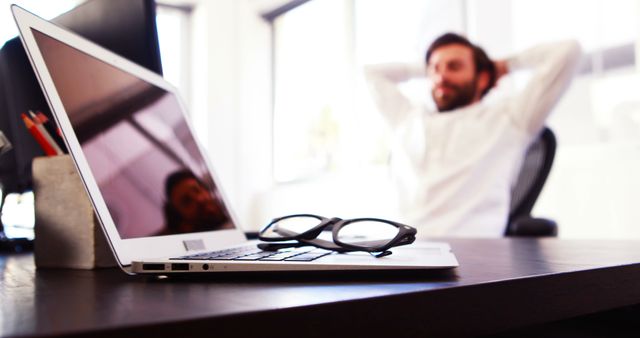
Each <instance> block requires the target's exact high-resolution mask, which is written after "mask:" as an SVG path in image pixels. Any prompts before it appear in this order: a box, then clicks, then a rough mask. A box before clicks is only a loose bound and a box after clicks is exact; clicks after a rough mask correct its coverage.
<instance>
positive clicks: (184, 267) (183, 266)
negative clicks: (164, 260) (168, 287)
mask: <svg viewBox="0 0 640 338" xmlns="http://www.w3.org/2000/svg"><path fill="white" fill-rule="evenodd" d="M171 271H189V263H172V264H171Z"/></svg>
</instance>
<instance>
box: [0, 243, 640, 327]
mask: <svg viewBox="0 0 640 338" xmlns="http://www.w3.org/2000/svg"><path fill="white" fill-rule="evenodd" d="M449 243H451V245H452V247H453V250H454V252H455V253H456V255H457V257H458V259H459V261H460V264H461V266H460V267H459V268H457V269H455V270H452V271H450V272H449V273H427V274H424V273H423V274H416V273H403V274H400V275H395V274H393V273H384V274H375V275H370V276H358V275H357V274H353V273H351V274H346V275H293V276H292V275H259V274H253V275H246V276H244V277H237V276H236V277H230V278H222V279H220V280H211V279H210V280H179V281H175V280H157V279H152V278H149V277H131V276H127V275H125V274H124V273H122V272H120V271H119V270H117V269H102V270H95V271H82V270H38V271H36V270H35V268H34V265H33V257H32V255H30V254H23V255H12V256H2V257H1V259H0V271H2V275H1V276H2V280H1V282H0V297H1V305H0V306H1V307H2V310H1V311H2V312H1V318H0V330H1V332H0V335H1V336H3V337H5V336H36V337H37V336H56V335H74V336H91V337H99V336H105V337H107V336H132V337H141V336H149V337H161V336H170V337H189V336H198V337H202V333H203V332H206V333H209V335H210V336H213V335H218V334H220V335H225V334H226V335H229V334H232V335H234V336H249V335H250V334H256V335H257V336H256V337H263V336H265V335H266V336H280V337H282V336H298V337H301V336H303V337H310V336H311V337H313V336H318V337H321V336H322V337H332V336H336V332H344V331H348V332H352V333H353V335H352V336H353V337H364V336H367V337H368V336H376V335H380V336H382V335H387V337H390V336H426V335H427V334H431V335H434V336H437V337H440V336H464V335H471V334H473V335H479V334H495V333H500V332H504V331H505V330H513V329H517V328H522V327H527V326H530V325H536V324H540V323H545V322H550V321H555V320H561V319H566V318H570V317H575V316H580V315H585V314H589V313H595V312H600V311H605V310H609V309H614V308H619V307H624V306H629V305H633V304H640V264H637V263H636V262H640V245H638V244H639V243H638V242H636V241H597V242H596V241H579V240H574V241H567V240H559V239H541V240H535V239H482V240H478V239H473V240H472V239H452V240H449ZM363 333H366V334H363ZM337 336H343V334H339V335H337Z"/></svg>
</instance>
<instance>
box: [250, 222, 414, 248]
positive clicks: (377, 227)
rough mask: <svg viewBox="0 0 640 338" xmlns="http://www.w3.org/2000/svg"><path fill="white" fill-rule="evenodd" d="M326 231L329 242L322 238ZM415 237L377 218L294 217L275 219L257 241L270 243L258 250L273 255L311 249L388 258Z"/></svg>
mask: <svg viewBox="0 0 640 338" xmlns="http://www.w3.org/2000/svg"><path fill="white" fill-rule="evenodd" d="M329 231H331V235H332V236H331V240H329V239H327V238H326V237H328V236H323V235H326V234H328V232H329ZM416 233H417V230H416V229H415V228H412V227H410V226H408V225H404V224H401V223H397V222H392V221H389V220H385V219H380V218H353V219H341V218H337V217H333V218H326V217H322V216H318V215H312V214H296V215H289V216H284V217H278V218H275V219H274V220H272V221H271V223H269V224H267V225H266V226H265V227H264V228H262V230H260V232H259V233H258V238H259V239H260V240H262V241H264V242H271V243H260V244H258V247H259V248H260V249H262V250H266V251H276V250H279V249H282V248H290V247H300V246H307V245H311V246H315V247H318V248H322V249H326V250H333V251H336V252H351V251H364V252H369V253H371V254H373V255H374V256H375V257H383V256H387V255H390V254H391V251H389V249H390V248H392V247H396V246H401V245H407V244H411V243H413V241H415V238H416V237H415V235H416ZM322 237H325V238H322ZM273 242H279V243H273ZM282 242H286V243H282Z"/></svg>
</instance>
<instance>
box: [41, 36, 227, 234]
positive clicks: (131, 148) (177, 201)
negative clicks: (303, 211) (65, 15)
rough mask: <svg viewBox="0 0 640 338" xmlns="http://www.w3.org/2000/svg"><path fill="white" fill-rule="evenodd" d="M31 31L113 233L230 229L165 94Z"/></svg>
mask: <svg viewBox="0 0 640 338" xmlns="http://www.w3.org/2000/svg"><path fill="white" fill-rule="evenodd" d="M32 32H33V35H34V37H35V40H36V42H37V44H38V47H39V48H40V50H41V53H42V56H43V58H44V61H45V64H46V65H47V68H48V70H49V73H50V74H51V77H52V79H53V82H54V84H55V87H56V90H57V91H58V94H59V96H60V99H61V101H62V104H63V105H64V108H65V110H66V112H67V114H68V116H69V120H70V121H71V124H72V125H73V129H74V131H75V133H76V135H77V137H78V140H79V142H80V144H81V146H82V150H83V152H84V154H85V157H86V159H87V161H88V163H89V166H90V168H91V171H92V173H93V175H94V177H95V179H96V181H97V183H98V186H99V188H100V191H101V193H102V195H103V197H104V200H105V201H106V204H107V207H108V209H109V212H110V214H111V216H112V218H113V220H114V222H115V224H116V227H117V229H118V232H119V234H120V237H121V238H123V239H127V238H135V237H147V236H154V235H169V234H178V233H188V232H199V231H210V230H218V229H230V228H233V227H234V226H233V223H232V221H231V217H230V216H229V212H228V210H227V208H226V207H225V204H224V201H223V199H222V196H221V195H220V193H219V191H218V189H217V187H216V185H215V183H214V180H213V178H212V176H211V174H210V173H209V171H208V169H207V165H206V163H205V160H204V158H203V157H202V155H201V153H200V150H199V148H198V146H197V145H196V142H195V140H194V138H193V135H192V133H191V130H190V129H189V127H188V125H187V122H186V120H185V117H184V114H183V112H182V108H181V105H180V104H179V102H178V100H177V98H176V97H175V95H174V94H173V93H170V92H168V91H166V90H164V89H162V88H159V87H157V86H154V85H152V84H150V83H148V82H146V81H144V80H142V79H140V78H138V77H136V76H134V75H132V74H130V73H128V72H125V71H123V70H121V69H119V68H117V67H114V66H112V65H110V64H108V63H105V62H102V61H100V60H98V59H96V58H94V57H92V56H90V55H87V54H85V53H83V52H81V51H79V50H77V49H75V48H73V47H71V46H69V45H67V44H64V43H62V42H60V41H58V40H56V39H54V38H52V37H50V36H48V35H46V34H44V33H42V32H39V31H37V30H35V29H33V28H32Z"/></svg>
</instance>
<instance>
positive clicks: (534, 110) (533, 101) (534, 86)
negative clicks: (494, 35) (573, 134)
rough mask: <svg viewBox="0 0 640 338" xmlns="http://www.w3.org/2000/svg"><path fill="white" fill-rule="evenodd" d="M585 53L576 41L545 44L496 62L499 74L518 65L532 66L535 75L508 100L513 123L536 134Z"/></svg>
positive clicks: (522, 66)
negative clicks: (521, 89) (520, 90)
mask: <svg viewBox="0 0 640 338" xmlns="http://www.w3.org/2000/svg"><path fill="white" fill-rule="evenodd" d="M581 55H582V52H581V48H580V45H579V44H578V43H577V42H576V41H563V42H555V43H549V44H543V45H539V46H536V47H533V48H531V49H528V50H526V51H524V52H522V53H520V54H518V55H516V56H515V57H512V58H510V59H508V60H506V62H499V61H498V62H496V67H497V68H498V72H499V73H498V75H499V76H500V75H501V74H500V71H501V70H502V73H503V74H504V73H506V72H509V71H513V70H517V69H532V70H533V76H532V77H531V79H530V81H529V83H528V84H527V85H526V87H525V88H524V90H523V91H522V93H520V94H518V95H517V96H515V97H513V98H512V99H509V100H507V101H506V102H505V104H506V107H505V110H506V111H508V112H509V113H510V114H512V117H513V121H514V123H515V124H516V125H517V126H518V127H520V128H522V129H523V130H525V131H526V132H528V133H529V134H531V135H535V134H537V133H538V132H540V130H541V129H542V127H543V126H544V123H545V120H546V119H547V117H548V116H549V114H550V113H551V110H552V109H553V107H554V106H555V104H556V103H557V102H558V101H559V100H560V97H561V96H562V94H563V93H564V91H565V90H566V89H567V87H569V84H570V83H571V80H572V78H573V75H574V73H575V70H576V68H577V65H578V63H579V61H580V57H581Z"/></svg>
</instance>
